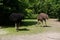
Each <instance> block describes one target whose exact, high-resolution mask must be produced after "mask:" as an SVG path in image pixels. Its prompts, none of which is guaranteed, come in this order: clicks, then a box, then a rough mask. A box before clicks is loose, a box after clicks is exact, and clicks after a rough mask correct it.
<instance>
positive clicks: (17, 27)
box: [9, 13, 24, 30]
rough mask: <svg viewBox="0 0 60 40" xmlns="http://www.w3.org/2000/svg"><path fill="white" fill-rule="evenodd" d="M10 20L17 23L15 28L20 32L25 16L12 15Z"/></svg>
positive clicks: (19, 14)
mask: <svg viewBox="0 0 60 40" xmlns="http://www.w3.org/2000/svg"><path fill="white" fill-rule="evenodd" d="M9 19H10V21H12V22H14V23H15V28H16V30H18V29H19V25H20V23H21V21H22V19H24V15H23V14H21V13H12V14H11V15H10V16H9Z"/></svg>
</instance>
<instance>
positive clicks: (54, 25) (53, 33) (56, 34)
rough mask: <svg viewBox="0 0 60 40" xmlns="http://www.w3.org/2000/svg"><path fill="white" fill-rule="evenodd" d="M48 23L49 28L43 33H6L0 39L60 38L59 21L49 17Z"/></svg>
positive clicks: (49, 39)
mask: <svg viewBox="0 0 60 40" xmlns="http://www.w3.org/2000/svg"><path fill="white" fill-rule="evenodd" d="M47 23H48V25H49V26H51V27H50V28H51V30H49V31H47V32H45V33H38V34H34V35H8V36H3V37H0V40H60V30H58V29H60V22H58V21H57V19H49V20H48V22H47Z"/></svg>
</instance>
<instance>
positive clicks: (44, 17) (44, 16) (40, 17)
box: [37, 13, 48, 26]
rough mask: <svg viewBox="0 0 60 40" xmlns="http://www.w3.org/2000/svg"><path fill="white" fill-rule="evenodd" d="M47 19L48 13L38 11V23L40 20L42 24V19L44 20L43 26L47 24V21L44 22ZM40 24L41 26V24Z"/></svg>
mask: <svg viewBox="0 0 60 40" xmlns="http://www.w3.org/2000/svg"><path fill="white" fill-rule="evenodd" d="M47 19H48V15H47V14H45V13H40V14H39V15H38V16H37V20H38V24H39V23H40V22H41V23H42V25H43V21H44V22H45V26H47V23H46V21H47ZM42 25H41V26H42Z"/></svg>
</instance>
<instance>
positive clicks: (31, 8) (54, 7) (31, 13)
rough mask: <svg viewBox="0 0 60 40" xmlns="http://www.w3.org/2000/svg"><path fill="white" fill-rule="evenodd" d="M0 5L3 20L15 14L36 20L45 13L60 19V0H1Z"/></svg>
mask: <svg viewBox="0 0 60 40" xmlns="http://www.w3.org/2000/svg"><path fill="white" fill-rule="evenodd" d="M1 3H2V4H1ZM0 4H1V5H0V9H1V13H0V14H1V15H2V16H1V17H3V19H4V18H6V19H7V17H8V16H9V15H10V14H11V13H13V12H19V13H23V14H25V17H27V18H36V17H37V16H35V15H36V14H38V13H39V12H45V13H47V14H48V15H49V17H51V18H58V19H60V16H59V15H60V12H59V11H60V0H2V1H1V0H0ZM2 13H3V14H2ZM6 15H7V16H6ZM4 20H5V19H4Z"/></svg>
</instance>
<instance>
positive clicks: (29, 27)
mask: <svg viewBox="0 0 60 40" xmlns="http://www.w3.org/2000/svg"><path fill="white" fill-rule="evenodd" d="M36 22H37V20H35V19H25V20H23V24H22V25H21V26H20V27H19V29H20V30H19V31H18V32H17V31H16V30H15V28H14V27H7V28H3V29H4V30H6V31H8V32H9V33H8V34H20V35H26V34H29V35H30V34H36V33H42V32H46V31H47V28H46V27H40V26H36Z"/></svg>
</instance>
